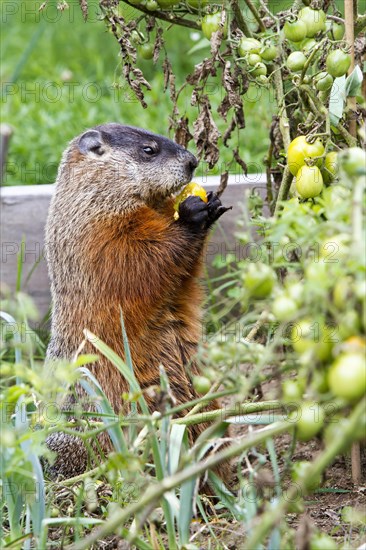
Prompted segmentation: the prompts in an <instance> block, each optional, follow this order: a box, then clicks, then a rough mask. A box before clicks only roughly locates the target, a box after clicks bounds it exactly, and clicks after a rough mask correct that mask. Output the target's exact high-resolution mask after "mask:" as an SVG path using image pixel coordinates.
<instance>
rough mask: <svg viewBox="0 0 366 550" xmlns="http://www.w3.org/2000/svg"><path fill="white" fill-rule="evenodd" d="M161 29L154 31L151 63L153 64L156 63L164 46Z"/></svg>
mask: <svg viewBox="0 0 366 550" xmlns="http://www.w3.org/2000/svg"><path fill="white" fill-rule="evenodd" d="M163 32H164V31H163V28H162V27H159V28H158V29H157V31H156V38H155V44H154V56H153V61H154V63H156V62H157V60H158V59H159V54H160V50H161V48H162V47H163V45H164V39H163Z"/></svg>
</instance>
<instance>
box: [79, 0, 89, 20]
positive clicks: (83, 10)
mask: <svg viewBox="0 0 366 550" xmlns="http://www.w3.org/2000/svg"><path fill="white" fill-rule="evenodd" d="M79 3H80V8H81V13H82V14H83V18H84V21H86V20H87V19H88V1H87V0H79Z"/></svg>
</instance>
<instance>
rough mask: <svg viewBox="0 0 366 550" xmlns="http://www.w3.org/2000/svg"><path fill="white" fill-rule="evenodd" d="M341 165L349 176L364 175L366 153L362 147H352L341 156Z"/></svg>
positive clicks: (365, 170)
mask: <svg viewBox="0 0 366 550" xmlns="http://www.w3.org/2000/svg"><path fill="white" fill-rule="evenodd" d="M339 164H340V166H341V167H342V169H343V170H344V171H345V172H346V174H347V176H351V177H353V176H357V175H362V174H364V173H365V172H366V153H365V151H363V149H361V148H360V147H350V148H349V149H345V150H344V151H342V153H341V154H340V155H339Z"/></svg>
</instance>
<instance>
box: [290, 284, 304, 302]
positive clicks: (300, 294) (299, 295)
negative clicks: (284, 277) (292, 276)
mask: <svg viewBox="0 0 366 550" xmlns="http://www.w3.org/2000/svg"><path fill="white" fill-rule="evenodd" d="M286 290H287V293H288V295H289V296H290V298H292V299H293V300H294V302H295V303H296V304H297V305H301V304H302V301H303V298H304V285H303V283H300V282H296V283H291V284H290V285H288V287H287V289H286Z"/></svg>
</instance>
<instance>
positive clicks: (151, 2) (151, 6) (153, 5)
mask: <svg viewBox="0 0 366 550" xmlns="http://www.w3.org/2000/svg"><path fill="white" fill-rule="evenodd" d="M159 5H160V4H158V3H157V2H155V0H147V2H146V9H147V10H149V11H155V10H157V9H158V8H159Z"/></svg>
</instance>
